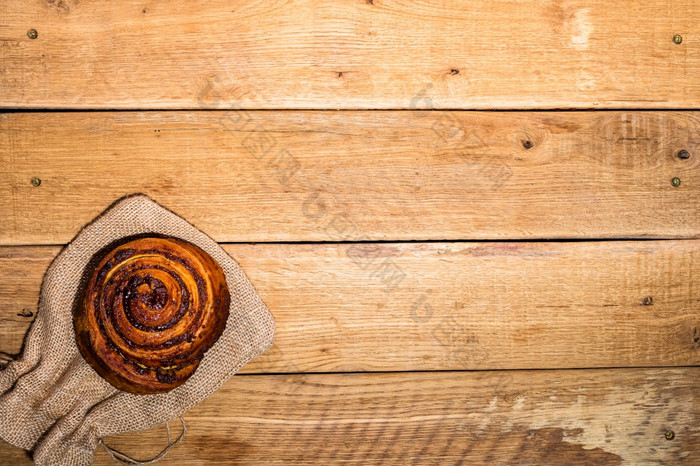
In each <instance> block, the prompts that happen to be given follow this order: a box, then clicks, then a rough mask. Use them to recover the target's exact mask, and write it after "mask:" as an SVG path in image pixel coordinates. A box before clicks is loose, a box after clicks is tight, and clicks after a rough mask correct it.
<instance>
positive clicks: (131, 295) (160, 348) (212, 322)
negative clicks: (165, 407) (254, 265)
mask: <svg viewBox="0 0 700 466" xmlns="http://www.w3.org/2000/svg"><path fill="white" fill-rule="evenodd" d="M229 304H230V294H229V291H228V287H227V286H226V277H225V275H224V272H223V270H222V269H221V267H220V266H219V265H218V264H217V263H216V261H214V259H212V258H211V256H209V255H208V254H207V253H206V252H204V251H202V249H200V248H199V247H197V246H195V245H194V244H191V243H188V242H186V241H183V240H180V239H175V238H164V237H145V238H139V239H135V240H132V241H129V242H127V243H124V244H122V245H120V246H117V247H116V248H114V249H112V250H111V251H109V252H108V253H107V254H106V256H105V257H103V258H102V260H101V261H100V262H99V263H98V265H97V267H95V269H94V270H93V271H92V272H91V274H90V277H89V279H88V282H87V285H86V290H85V295H84V299H83V301H82V305H81V306H78V307H77V309H76V313H75V315H74V319H73V323H74V326H75V333H76V337H77V343H78V348H79V349H80V352H81V354H82V355H83V357H84V358H85V360H86V361H87V362H88V364H90V365H91V366H92V367H93V368H94V369H95V370H96V371H97V373H98V374H100V375H101V376H102V377H103V378H104V379H105V380H107V381H108V382H109V383H111V384H112V385H113V386H115V387H116V388H119V389H120V390H124V391H127V392H130V393H136V394H149V393H162V392H166V391H169V390H172V389H173V388H175V387H177V386H179V385H181V384H183V383H184V382H185V381H187V379H188V378H189V377H190V376H191V375H192V374H194V372H195V370H196V369H197V367H198V366H199V363H200V361H201V360H202V358H203V357H204V353H205V352H206V351H207V350H209V348H211V347H212V346H213V345H214V343H216V341H217V340H218V339H219V337H220V336H221V334H222V333H223V331H224V328H225V326H226V321H227V319H228V315H229Z"/></svg>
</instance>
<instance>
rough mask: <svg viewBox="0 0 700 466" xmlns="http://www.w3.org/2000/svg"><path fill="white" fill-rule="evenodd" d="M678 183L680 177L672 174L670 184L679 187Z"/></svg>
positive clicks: (679, 182)
mask: <svg viewBox="0 0 700 466" xmlns="http://www.w3.org/2000/svg"><path fill="white" fill-rule="evenodd" d="M680 185H681V179H680V178H678V177H677V176H674V177H673V178H671V186H673V187H674V188H677V187H679V186H680Z"/></svg>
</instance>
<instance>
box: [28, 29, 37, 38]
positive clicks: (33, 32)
mask: <svg viewBox="0 0 700 466" xmlns="http://www.w3.org/2000/svg"><path fill="white" fill-rule="evenodd" d="M27 37H29V38H30V39H36V38H37V37H39V33H38V32H36V29H30V30H29V31H27Z"/></svg>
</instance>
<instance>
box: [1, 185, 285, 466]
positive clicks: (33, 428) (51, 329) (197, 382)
mask: <svg viewBox="0 0 700 466" xmlns="http://www.w3.org/2000/svg"><path fill="white" fill-rule="evenodd" d="M144 233H159V234H162V235H168V236H173V237H176V238H181V239H184V240H187V241H189V242H191V243H193V244H196V245H197V246H199V247H200V248H202V249H203V250H204V251H206V252H207V253H209V254H210V255H211V256H212V257H213V258H214V259H215V260H216V261H217V262H218V263H219V264H220V265H221V267H222V268H223V270H224V273H225V274H226V281H227V284H228V287H229V291H230V293H231V311H230V315H229V319H228V322H227V325H226V330H225V331H224V333H223V335H222V336H221V338H220V339H219V341H218V342H217V343H216V344H215V345H214V346H213V347H212V348H211V349H210V350H209V351H208V352H207V353H206V355H205V357H204V359H203V360H202V362H201V364H200V366H199V368H198V370H197V372H195V374H194V375H193V376H192V377H191V378H190V379H189V380H188V381H187V382H186V383H185V384H183V385H181V386H180V387H178V388H176V389H174V390H172V391H170V392H168V393H163V394H157V395H133V394H130V393H126V392H122V391H120V390H117V389H116V388H114V387H113V386H112V385H110V384H109V383H107V382H106V381H105V380H104V379H102V378H101V377H100V376H99V375H97V373H96V372H95V371H94V370H93V369H92V368H91V367H90V366H89V365H88V364H87V363H86V362H85V361H84V360H83V357H82V356H81V355H80V353H79V352H78V348H77V346H76V343H75V336H74V331H73V323H72V310H73V306H74V304H75V302H76V299H78V295H79V294H80V292H81V288H82V286H83V283H81V282H82V281H84V277H83V275H84V271H85V270H86V267H87V266H88V264H89V263H90V261H91V259H92V258H93V256H94V255H95V254H96V253H97V252H98V251H99V250H101V249H102V248H104V247H105V246H107V245H109V244H111V243H114V242H115V241H117V240H119V239H122V238H125V237H129V236H134V235H139V234H144ZM274 330H275V325H274V320H273V319H272V316H271V314H270V312H269V311H268V309H267V308H266V306H265V304H264V303H263V302H262V300H261V299H260V296H259V295H258V293H257V292H256V291H255V289H254V288H253V286H252V285H251V283H250V282H249V281H248V279H247V278H246V276H245V274H244V273H243V270H242V269H241V267H240V266H239V265H238V264H237V263H236V261H234V260H233V259H232V258H231V257H230V256H229V255H228V254H226V252H224V250H223V249H221V247H220V246H219V245H218V244H217V243H216V242H215V241H214V240H212V239H211V238H209V237H208V236H207V235H205V234H204V233H202V232H201V231H199V230H198V229H197V228H195V227H194V226H192V225H191V224H189V223H188V222H186V221H185V220H183V219H182V218H180V217H179V216H177V215H175V214H174V213H172V212H170V211H169V210H167V209H165V208H163V207H161V206H159V205H158V204H156V203H155V202H153V201H152V200H151V199H149V198H148V197H146V196H143V195H135V196H130V197H127V198H124V199H122V200H120V201H118V202H117V203H115V204H114V205H113V206H112V207H110V208H109V209H108V210H107V211H105V212H104V213H103V214H102V215H101V216H99V217H98V218H97V219H95V220H94V221H93V222H92V223H91V224H89V225H88V226H86V227H85V228H84V229H83V230H82V231H81V232H80V233H79V234H78V235H77V236H76V237H75V238H74V239H73V241H71V242H70V244H68V246H66V247H65V248H64V249H63V250H62V251H61V253H60V254H59V255H58V256H57V257H56V258H55V259H54V261H53V262H52V263H51V265H50V266H49V268H48V270H47V272H46V275H45V276H44V281H43V284H42V286H41V295H40V298H39V306H38V312H37V316H36V320H35V321H34V323H33V325H32V327H31V329H30V330H29V333H28V335H27V337H26V340H25V344H24V352H23V353H22V355H21V357H20V358H19V359H17V360H14V361H11V362H10V363H9V364H8V365H7V367H5V369H4V370H2V371H0V437H2V438H3V439H4V440H6V441H7V442H9V443H11V444H12V445H15V446H17V447H20V448H24V449H26V450H34V461H35V462H36V464H39V465H41V464H76V465H87V464H90V463H91V462H92V458H93V454H94V451H95V448H96V447H97V445H98V443H99V442H100V439H101V438H102V437H104V436H108V435H114V434H119V433H122V432H128V431H135V430H142V429H148V428H150V427H153V426H156V425H158V424H161V423H164V422H167V421H169V420H172V419H175V418H177V417H178V416H181V415H182V414H183V413H184V412H185V411H187V410H188V409H189V408H191V407H193V406H195V405H196V404H198V403H199V402H201V401H202V400H204V399H205V398H206V397H208V396H209V395H211V394H212V393H213V392H214V391H215V390H216V389H217V388H219V386H221V384H223V383H224V382H225V381H226V380H227V379H228V378H229V377H231V376H232V375H233V374H235V373H236V372H237V371H238V370H239V369H240V368H241V366H243V365H244V364H245V363H247V362H248V361H250V360H251V359H253V358H254V357H255V356H257V355H258V354H260V353H262V352H263V351H265V350H266V349H268V348H269V347H270V346H271V345H272V341H273V336H274Z"/></svg>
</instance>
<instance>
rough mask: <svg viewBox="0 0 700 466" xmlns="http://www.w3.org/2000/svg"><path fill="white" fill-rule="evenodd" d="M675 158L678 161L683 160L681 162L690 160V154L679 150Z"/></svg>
mask: <svg viewBox="0 0 700 466" xmlns="http://www.w3.org/2000/svg"><path fill="white" fill-rule="evenodd" d="M676 156H677V157H678V158H679V159H683V160H685V159H689V158H690V152H688V151H687V150H685V149H681V150H679V151H678V153H677V154H676Z"/></svg>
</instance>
